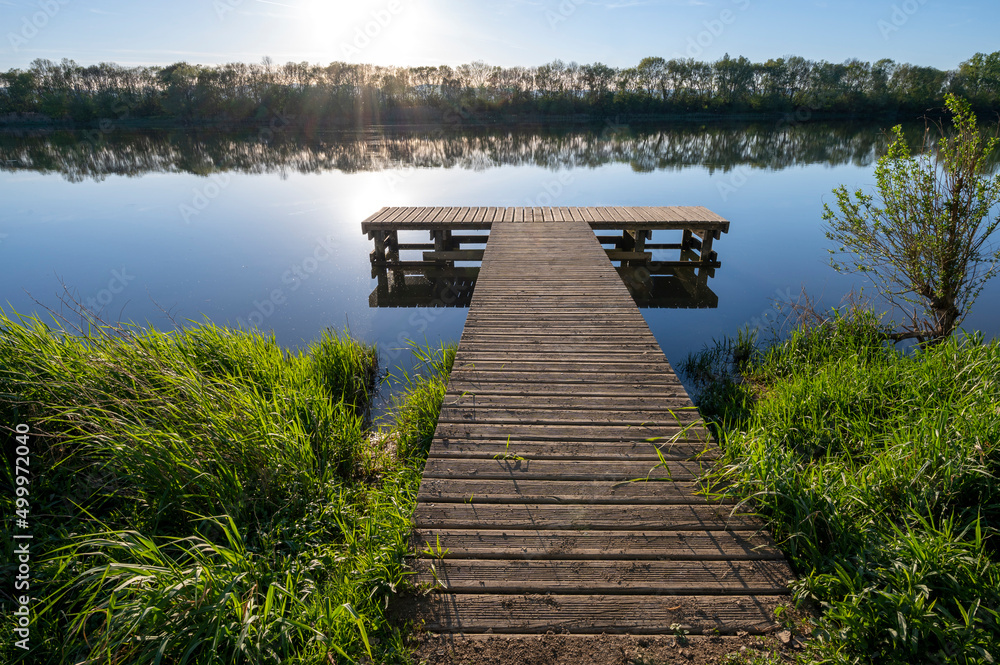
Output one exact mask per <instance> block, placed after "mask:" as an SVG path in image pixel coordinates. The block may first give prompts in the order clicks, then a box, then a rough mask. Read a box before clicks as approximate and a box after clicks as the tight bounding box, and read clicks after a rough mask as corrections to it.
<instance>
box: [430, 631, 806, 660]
mask: <svg viewBox="0 0 1000 665" xmlns="http://www.w3.org/2000/svg"><path fill="white" fill-rule="evenodd" d="M782 637H784V638H786V639H785V640H783V639H782ZM787 638H788V635H787V634H786V635H782V636H780V637H779V636H778V635H743V636H735V637H729V636H726V637H711V636H699V635H691V636H688V637H686V638H680V639H679V638H677V637H674V636H671V635H655V636H642V635H579V636H577V635H553V634H547V635H528V636H520V635H519V636H510V637H507V636H502V635H474V636H467V637H456V636H454V635H429V634H425V635H423V636H420V637H419V638H418V640H419V643H418V646H417V647H416V650H415V652H414V655H415V660H416V661H417V662H418V663H425V664H426V665H580V664H581V663H586V664H588V665H661V664H662V665H667V664H668V663H669V664H672V663H685V664H688V665H699V664H702V663H705V664H708V663H712V664H715V663H724V662H726V661H727V660H729V658H727V656H729V655H730V654H732V655H734V656H743V657H745V658H746V661H744V660H743V658H738V659H737V660H736V661H735V662H737V663H738V662H741V661H743V662H747V661H749V660H750V659H751V658H752V657H753V656H763V655H773V656H777V660H778V661H779V662H780V661H785V662H791V661H792V660H793V655H794V654H795V653H796V651H798V640H794V639H791V640H788V639H787ZM786 640H787V642H788V643H787V644H786V643H785V641H786Z"/></svg>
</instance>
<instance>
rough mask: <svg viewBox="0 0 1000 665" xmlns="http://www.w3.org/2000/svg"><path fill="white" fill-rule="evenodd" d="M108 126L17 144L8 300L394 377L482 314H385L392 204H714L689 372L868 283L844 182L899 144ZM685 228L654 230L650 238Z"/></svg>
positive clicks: (664, 316) (660, 133)
mask: <svg viewBox="0 0 1000 665" xmlns="http://www.w3.org/2000/svg"><path fill="white" fill-rule="evenodd" d="M107 129H108V131H106V132H92V133H90V134H79V133H76V134H74V133H68V132H62V133H48V134H37V135H27V134H26V135H20V136H16V135H5V136H0V196H2V201H3V206H2V208H0V278H2V284H3V291H2V293H0V305H2V306H3V307H4V308H5V309H8V310H9V309H10V308H13V309H14V310H16V311H17V312H19V313H22V314H32V313H40V312H44V308H43V306H46V307H50V308H53V309H56V310H58V309H59V308H60V293H61V292H62V290H63V285H65V287H66V288H67V289H68V290H69V291H70V292H71V293H72V294H73V295H74V297H75V298H76V299H77V300H79V301H81V302H84V303H88V304H90V305H91V306H92V307H93V308H95V309H100V310H102V311H103V317H104V318H106V319H111V320H118V319H122V320H133V321H137V322H140V323H143V324H146V323H148V324H152V325H155V326H158V327H172V326H173V325H174V324H175V323H178V324H181V325H183V324H184V323H185V322H187V321H202V320H204V319H209V320H211V321H214V322H216V323H219V324H229V325H238V324H240V323H251V324H259V327H261V328H262V329H270V330H273V331H274V333H275V335H276V336H277V338H278V340H279V341H280V342H281V343H282V344H285V345H287V346H291V347H295V346H300V345H302V344H305V343H308V342H309V341H310V340H312V339H314V338H316V337H317V335H318V334H319V332H320V331H321V330H322V329H323V328H326V327H333V328H336V329H343V328H349V329H350V331H351V332H352V333H353V334H354V335H355V336H358V337H361V338H363V339H366V340H369V341H371V342H375V343H377V344H378V345H379V347H380V348H381V349H382V351H383V355H384V357H385V362H386V365H387V366H389V367H393V366H396V365H403V366H406V365H408V361H407V356H408V354H407V353H406V351H405V340H411V339H412V340H414V341H417V342H419V343H424V342H428V343H431V344H437V343H438V342H440V341H455V340H457V339H458V338H459V336H460V334H461V330H462V326H463V324H464V320H465V314H466V310H464V309H430V308H404V309H376V308H371V307H369V294H370V293H371V292H372V290H373V289H374V288H375V280H374V279H373V278H372V276H371V270H370V266H369V263H368V253H369V251H370V250H371V248H372V247H371V243H370V241H369V240H368V239H367V238H366V237H365V236H364V235H362V233H361V231H360V222H361V220H363V219H364V218H365V217H367V216H368V215H369V214H371V213H372V212H374V211H375V210H377V209H378V208H379V207H381V206H385V205H459V206H464V205H497V206H514V205H560V206H590V205H623V206H629V205H704V206H706V207H708V208H710V209H711V210H714V211H715V212H717V213H719V214H721V215H723V216H725V217H727V218H728V219H730V220H731V221H732V225H731V229H730V232H729V234H727V235H724V236H723V237H722V239H721V240H720V241H717V242H716V244H715V249H716V251H717V252H718V254H719V259H720V260H721V262H722V267H721V268H720V269H719V270H718V271H717V272H716V275H715V277H714V278H713V279H711V280H710V281H709V287H710V288H711V289H712V291H714V293H715V294H716V295H717V296H718V306H717V307H715V308H710V309H644V310H643V313H644V315H645V316H646V320H647V321H648V322H649V325H650V327H651V329H652V330H653V333H654V334H655V335H656V337H657V339H658V340H659V342H660V344H661V346H662V347H663V349H664V351H665V352H666V354H667V356H668V357H669V358H670V359H671V360H673V361H678V360H680V359H681V358H683V356H684V355H686V354H687V353H688V352H691V351H694V350H697V349H699V348H700V347H701V346H702V345H703V344H704V343H705V342H706V341H707V340H709V339H711V338H712V337H713V336H715V337H717V336H721V335H724V334H727V333H733V332H735V331H736V330H737V329H739V328H740V327H743V326H746V325H757V324H759V323H760V322H761V321H762V319H764V318H765V315H767V314H768V313H769V312H771V311H772V300H773V299H775V298H782V299H784V298H789V297H793V296H795V295H796V294H798V293H799V291H800V289H802V288H805V289H806V290H807V291H808V292H809V293H810V294H811V295H812V296H814V297H818V299H819V300H820V302H822V303H824V304H836V303H838V302H839V301H840V298H841V296H842V295H843V294H844V293H846V292H848V291H849V290H850V289H851V288H852V287H855V286H862V285H863V281H862V280H861V279H860V278H858V277H855V276H841V275H838V274H837V273H835V272H834V271H833V269H832V268H830V267H829V265H828V256H829V255H828V253H827V247H828V242H827V241H826V239H825V238H824V236H823V232H822V224H821V214H822V204H823V202H824V201H829V202H832V195H831V194H830V190H831V189H832V188H833V187H835V186H836V185H838V184H840V183H844V184H846V185H847V186H848V187H850V188H854V187H857V186H865V187H867V186H870V185H871V184H872V183H873V177H872V169H873V166H874V160H875V159H876V158H877V156H878V155H879V154H880V151H881V150H882V149H883V147H884V137H883V135H882V134H881V133H880V131H879V130H880V128H878V127H871V126H868V127H850V126H825V125H810V126H802V127H791V128H784V129H782V130H780V131H779V130H776V129H775V128H774V127H773V125H772V126H768V125H762V126H740V127H702V126H699V125H684V126H681V127H679V128H666V129H665V128H642V127H628V126H622V125H612V124H609V125H607V126H604V127H597V128H591V129H578V130H564V131H559V132H538V131H534V130H518V131H506V130H504V131H496V130H494V131H481V132H467V133H462V134H457V133H447V132H441V131H439V130H437V131H435V130H427V131H408V132H383V131H377V130H370V131H367V132H362V133H351V134H322V135H308V134H304V133H301V132H300V133H292V132H291V131H288V132H278V133H277V134H274V133H270V132H264V133H258V132H250V133H245V134H240V135H232V134H213V133H204V132H201V133H199V132H181V131H174V132H152V133H135V132H128V131H125V130H122V129H116V128H114V127H111V128H107ZM661 233H662V234H663V235H660V234H661ZM674 237H675V236H671V235H669V234H667V233H666V232H658V233H657V235H656V236H655V237H654V240H653V242H673V241H674V240H673V238H674ZM401 240H403V241H404V242H406V241H407V240H405V239H404V238H402V237H401ZM409 241H410V242H427V238H426V237H412V238H410V239H409ZM667 254H668V253H667V252H664V254H663V255H658V256H662V257H663V258H668V256H667ZM654 258H655V257H654ZM669 258H673V256H670V257H669ZM36 301H37V302H36ZM39 303H40V304H39ZM998 305H1000V283H998V282H996V281H995V282H994V283H992V284H990V285H989V286H988V287H987V289H986V290H985V291H984V292H983V293H982V295H981V297H980V300H979V302H978V306H977V308H976V310H975V311H974V312H973V313H972V315H971V316H969V318H968V319H967V320H966V327H967V328H969V329H979V330H982V331H983V332H985V333H986V334H987V335H988V336H989V337H993V336H995V335H996V333H997V331H998V330H1000V307H998Z"/></svg>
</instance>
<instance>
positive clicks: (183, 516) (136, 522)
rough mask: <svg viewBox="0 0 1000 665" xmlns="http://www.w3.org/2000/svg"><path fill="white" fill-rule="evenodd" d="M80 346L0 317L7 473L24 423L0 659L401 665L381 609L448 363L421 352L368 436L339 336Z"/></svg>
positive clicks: (208, 333)
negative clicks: (21, 615)
mask: <svg viewBox="0 0 1000 665" xmlns="http://www.w3.org/2000/svg"><path fill="white" fill-rule="evenodd" d="M82 333H83V334H69V333H68V332H67V330H65V329H63V328H62V327H60V326H59V325H58V324H56V325H51V326H50V325H46V324H44V323H43V322H41V321H40V320H38V319H20V318H16V317H14V318H11V317H9V316H7V315H6V314H4V313H3V312H0V422H2V423H3V432H2V433H0V436H3V437H4V439H5V449H6V451H7V454H6V455H5V457H4V480H5V483H8V484H10V483H12V482H13V463H14V462H13V454H12V453H13V441H14V439H13V428H14V425H15V424H16V423H25V424H27V425H29V426H30V428H31V446H32V460H31V464H32V473H33V475H32V477H31V532H32V533H33V534H34V540H33V541H32V545H31V547H32V551H33V552H37V554H34V555H33V556H34V557H35V558H34V559H33V561H32V588H31V591H32V596H33V597H34V598H35V600H34V601H33V605H32V611H33V612H34V613H35V614H34V618H33V621H32V625H31V651H30V652H29V653H28V654H25V653H24V652H21V651H20V650H14V649H13V648H12V647H11V644H12V641H13V640H12V639H11V638H12V634H11V625H10V623H9V622H4V626H3V628H2V629H0V640H2V644H3V646H2V647H0V650H2V649H7V651H6V652H5V653H2V652H0V655H2V656H3V657H4V660H5V662H9V661H13V660H14V659H16V658H24V657H26V658H27V659H28V660H29V661H30V662H49V663H98V662H100V663H160V662H162V663H256V662H281V663H327V664H328V663H331V662H361V661H364V660H368V661H374V662H408V660H409V657H408V655H407V649H406V646H405V637H406V633H405V630H404V628H405V627H401V626H398V625H396V624H394V623H393V622H392V621H390V620H389V619H388V617H387V607H388V603H389V599H390V598H391V596H392V595H393V594H394V593H395V592H396V590H397V589H399V588H400V587H401V586H405V585H407V577H406V573H405V570H404V566H403V559H404V557H405V556H406V554H407V553H408V551H409V549H410V545H409V530H410V526H409V522H410V516H411V513H412V510H413V506H414V503H415V495H416V490H417V486H418V483H419V478H420V472H421V470H422V466H423V461H424V459H425V457H426V451H427V447H428V445H429V441H430V438H431V436H432V434H433V431H434V427H435V424H436V420H437V414H438V410H439V408H440V402H441V398H442V397H443V394H444V386H445V382H446V379H447V373H448V371H449V370H450V363H451V360H452V359H453V353H452V352H450V351H449V350H446V349H442V350H441V352H440V353H437V354H432V353H430V352H426V351H425V352H421V353H422V354H423V355H422V360H423V361H424V365H425V366H426V367H427V371H426V372H424V374H426V376H423V377H421V376H413V377H408V378H407V379H406V388H405V390H404V392H403V395H402V396H401V397H398V398H397V399H396V402H395V404H394V408H393V410H392V411H393V415H394V420H393V421H392V422H391V423H388V424H385V425H383V426H382V427H376V426H374V425H373V424H372V423H371V422H370V416H369V412H368V404H369V401H370V399H371V396H372V393H373V390H374V388H375V387H376V384H377V382H378V355H377V352H376V350H375V349H374V348H373V347H370V346H366V345H364V344H361V343H359V342H356V341H354V340H351V339H349V338H347V337H345V336H339V335H337V334H335V333H332V332H326V333H324V334H323V335H322V337H321V338H320V339H319V340H318V341H317V342H315V343H314V344H313V345H311V346H310V347H309V348H308V349H307V350H305V351H302V352H296V353H292V352H289V351H287V350H284V349H282V348H281V347H279V346H278V345H277V343H276V342H275V340H274V338H273V336H268V335H264V334H261V333H258V332H243V331H232V330H227V329H223V328H218V327H215V326H213V325H209V324H206V325H201V326H197V327H194V328H190V329H187V330H183V331H177V332H173V333H161V332H157V331H154V330H145V329H139V328H134V327H129V326H116V327H112V326H107V325H100V324H95V325H93V326H92V327H91V328H90V329H89V330H86V331H82ZM2 501H3V502H4V503H3V508H5V509H7V513H6V514H12V513H13V509H14V508H13V505H11V504H12V503H13V492H4V496H3V499H2ZM5 561H8V562H9V561H12V559H11V558H6V559H5ZM6 565H7V568H8V569H7V570H5V571H4V573H5V575H6V574H12V573H13V569H12V568H11V566H10V565H9V564H6ZM3 593H5V594H6V593H9V590H8V589H4V591H3ZM5 600H6V601H7V602H9V600H10V599H9V597H8V598H6V599H5Z"/></svg>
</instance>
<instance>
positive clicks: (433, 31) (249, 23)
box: [0, 0, 1000, 70]
mask: <svg viewBox="0 0 1000 665" xmlns="http://www.w3.org/2000/svg"><path fill="white" fill-rule="evenodd" d="M997 26H1000V3H998V2H996V0H968V1H965V2H962V1H961V0H959V1H957V2H955V1H946V0H866V1H861V0H842V1H838V0H818V1H817V0H495V1H491V0H350V1H348V0H338V1H335V2H334V1H329V0H173V1H171V2H161V1H157V2H150V1H138V0H128V1H126V0H0V70H7V69H9V68H12V67H26V66H28V64H29V63H30V62H31V61H32V60H34V59H35V58H49V59H52V60H59V59H61V58H64V57H67V58H72V59H74V60H76V61H77V62H79V63H82V64H91V63H96V62H100V61H114V62H119V63H122V64H169V63H172V62H177V61H180V60H185V61H188V62H192V63H201V64H215V63H221V62H231V61H244V62H259V61H260V60H261V58H262V57H263V56H265V55H267V56H270V57H271V58H272V59H273V60H274V61H275V62H278V63H284V62H287V61H296V62H299V61H303V60H306V61H309V62H313V63H322V64H327V63H329V62H331V61H334V60H343V61H348V62H370V63H375V64H400V65H440V64H448V65H453V66H454V65H457V64H461V63H463V62H471V61H473V60H485V61H486V62H488V63H490V64H498V65H505V66H511V65H539V64H543V63H545V62H550V61H552V60H554V59H556V58H559V59H562V60H564V61H566V62H569V61H574V60H575V61H577V62H580V63H590V62H597V61H600V62H604V63H606V64H609V65H612V66H619V67H624V66H631V65H634V64H636V63H637V62H638V61H639V60H640V59H641V58H643V57H645V56H649V55H659V56H663V57H666V58H671V57H695V58H696V59H698V60H708V61H711V60H716V59H718V58H719V57H721V56H722V55H723V54H724V53H729V54H730V55H732V56H737V55H745V56H747V57H748V58H750V59H752V60H756V61H763V60H766V59H768V58H772V57H781V56H786V55H800V56H803V57H805V58H809V59H813V60H821V59H822V60H829V61H833V62H842V61H844V60H846V59H848V58H860V59H862V60H871V61H874V60H877V59H879V58H892V59H893V60H896V61H897V62H910V63H913V64H918V65H929V66H935V67H939V68H942V69H951V68H954V67H956V66H957V65H958V63H960V62H961V61H963V60H966V59H968V58H969V57H970V56H972V55H973V54H974V53H976V52H977V51H981V52H992V51H996V50H1000V39H998V36H997V35H998V33H997Z"/></svg>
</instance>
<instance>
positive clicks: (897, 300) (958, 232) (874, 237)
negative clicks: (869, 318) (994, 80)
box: [823, 94, 1000, 342]
mask: <svg viewBox="0 0 1000 665" xmlns="http://www.w3.org/2000/svg"><path fill="white" fill-rule="evenodd" d="M945 103H946V105H947V106H948V109H949V111H951V114H952V123H953V126H954V127H953V132H952V133H951V134H950V135H946V133H945V130H944V127H943V126H942V124H941V123H938V124H937V125H936V126H937V128H938V130H939V132H940V134H941V138H940V139H939V140H938V142H937V144H936V148H937V149H936V150H934V147H935V146H934V144H931V143H930V142H929V141H928V140H927V138H928V135H929V132H928V133H927V134H925V140H924V142H923V145H922V149H921V151H920V152H919V153H918V154H917V155H916V156H914V155H912V154H911V152H910V148H909V146H908V145H907V142H906V140H905V138H904V136H903V130H902V127H901V126H899V125H897V126H896V127H894V128H893V133H894V135H895V140H894V141H893V142H892V144H891V145H890V146H889V151H888V153H887V154H886V155H885V156H884V157H882V158H881V159H879V161H878V165H877V166H876V168H875V178H876V182H877V189H878V192H877V194H876V195H872V194H866V193H865V192H864V191H862V190H858V191H857V192H856V193H855V194H854V197H853V198H852V196H851V195H850V193H849V192H848V191H847V188H846V187H844V186H843V185H841V186H840V187H838V188H837V189H835V190H834V194H836V196H837V207H838V208H839V213H838V212H835V211H834V210H832V209H831V208H830V206H829V205H826V204H824V206H823V208H824V215H823V219H824V220H826V222H827V224H828V228H827V232H826V235H827V237H828V238H829V239H830V240H833V241H834V242H836V243H837V244H838V245H839V246H840V247H839V250H831V253H832V254H833V255H834V259H833V266H834V268H836V269H837V270H839V271H846V272H861V273H866V274H868V275H870V276H871V277H872V278H873V281H874V282H875V286H876V288H877V289H878V290H879V292H880V293H882V294H883V295H884V296H885V297H886V298H887V299H888V300H889V301H890V302H892V303H893V305H895V306H899V307H901V308H904V309H906V308H907V305H909V306H912V307H913V310H912V323H911V324H910V325H909V327H908V328H907V329H905V330H904V331H902V332H899V333H896V334H894V335H893V337H894V338H895V339H896V340H899V339H906V338H916V339H918V340H920V341H921V342H924V341H927V340H930V341H939V340H942V339H944V338H945V337H948V336H949V335H950V334H951V333H952V332H953V331H954V330H955V328H956V327H957V326H958V324H959V323H961V321H962V319H963V318H964V317H965V315H966V314H967V313H968V311H969V309H970V308H971V307H972V304H973V303H974V302H975V300H976V297H977V296H978V295H979V292H980V290H982V287H983V285H984V284H985V283H986V281H987V280H988V279H990V278H991V277H992V276H993V275H994V274H995V273H996V261H997V260H1000V250H995V251H991V249H990V247H989V245H988V241H989V238H990V235H992V233H993V232H994V231H995V230H996V228H997V224H998V223H1000V218H998V217H992V218H991V208H992V207H993V206H994V205H995V204H996V203H997V202H998V201H1000V175H989V170H988V169H989V163H988V159H989V156H990V154H991V153H992V152H993V151H994V150H995V149H996V147H997V144H998V141H1000V139H998V138H997V136H996V135H994V136H993V137H991V138H984V137H983V136H982V134H981V133H980V131H979V129H978V128H977V126H976V116H975V115H974V114H973V113H972V110H971V108H970V106H969V103H968V102H967V101H965V100H963V99H961V98H958V97H955V96H954V95H952V94H948V95H946V96H945ZM837 254H849V255H850V256H851V260H850V262H844V261H838V260H837V259H836V255H837ZM904 303H906V304H904Z"/></svg>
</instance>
